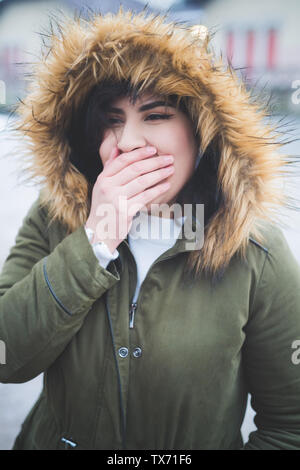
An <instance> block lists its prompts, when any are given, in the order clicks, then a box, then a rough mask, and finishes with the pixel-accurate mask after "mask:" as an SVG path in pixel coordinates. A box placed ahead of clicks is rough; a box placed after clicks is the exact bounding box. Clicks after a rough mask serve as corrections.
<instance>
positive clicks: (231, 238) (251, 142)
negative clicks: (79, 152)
mask: <svg viewBox="0 0 300 470" xmlns="http://www.w3.org/2000/svg"><path fill="white" fill-rule="evenodd" d="M164 20H165V16H163V15H154V14H153V13H151V14H150V15H148V16H146V10H145V9H144V11H143V12H142V13H139V14H133V12H131V11H126V12H124V11H123V8H122V6H121V7H120V9H119V12H118V13H117V14H111V13H109V14H106V15H102V14H100V13H94V14H92V15H91V17H90V18H89V19H88V20H85V19H83V18H81V17H79V16H77V17H75V18H72V19H70V18H67V19H66V20H64V21H60V22H58V23H57V26H58V32H56V33H54V32H52V34H51V44H50V46H47V47H45V50H44V51H43V53H42V59H41V60H40V61H39V62H38V63H37V64H36V65H35V69H34V73H33V80H32V82H31V83H30V85H29V89H28V94H27V96H26V98H25V99H24V101H22V102H21V103H20V104H19V105H18V108H17V114H18V116H19V120H18V124H17V127H16V129H17V130H18V131H21V132H22V133H23V134H24V135H25V136H28V157H29V161H30V165H29V167H28V168H27V169H26V171H29V173H30V179H32V178H33V179H34V178H36V177H37V178H41V179H42V181H41V183H42V191H41V197H42V203H43V204H45V205H46V204H47V205H48V208H49V214H50V217H51V218H52V220H54V219H57V220H59V221H61V222H62V223H64V224H65V225H66V226H67V228H68V233H71V232H72V231H74V230H75V229H77V228H78V227H79V226H80V225H82V224H83V223H85V221H86V219H87V217H88V210H89V206H88V197H87V195H88V182H87V181H86V179H85V177H84V176H83V175H82V174H81V173H80V172H79V171H78V170H77V169H76V168H75V167H74V166H73V165H72V164H71V163H70V161H69V155H70V148H69V145H68V142H67V140H66V137H65V134H64V129H66V127H67V126H68V123H69V120H70V117H71V113H74V112H76V109H78V108H79V106H80V105H81V103H82V102H83V99H84V97H85V96H86V94H87V93H88V92H89V91H90V90H91V88H92V87H93V86H94V85H95V84H96V83H98V82H100V81H101V80H103V79H107V78H110V77H111V78H114V79H115V78H125V79H127V78H129V77H131V80H132V82H133V83H134V84H137V83H140V82H143V83H144V86H145V87H146V88H147V87H148V86H149V85H153V84H155V90H156V91H157V92H158V93H161V94H171V93H172V94H177V95H180V96H188V97H189V100H190V101H189V102H190V113H191V117H192V118H193V120H194V121H195V122H197V123H198V124H197V125H198V127H197V129H198V132H199V135H200V141H201V151H202V152H204V151H205V149H206V148H207V146H208V145H209V143H210V142H211V141H212V139H213V138H214V137H215V136H216V135H218V136H219V139H220V142H221V146H220V148H221V159H220V166H219V174H218V181H219V186H220V189H221V194H222V205H221V207H220V209H219V210H218V212H217V213H216V214H215V215H214V216H213V217H212V219H211V221H210V222H209V225H208V227H207V231H206V234H205V240H204V246H203V248H202V252H203V253H202V254H203V265H204V268H205V269H206V270H208V271H211V272H216V271H217V270H218V269H221V268H224V266H226V265H227V264H228V262H229V261H230V259H231V258H232V256H233V255H234V254H235V253H236V252H237V251H240V252H242V253H244V252H245V249H246V246H247V244H248V242H249V236H250V233H251V234H252V236H254V237H255V238H256V239H257V240H258V241H259V242H260V243H263V238H262V234H261V233H260V231H259V229H258V224H257V223H258V221H259V220H261V219H264V220H268V221H270V222H273V221H274V220H275V219H274V217H275V218H276V210H277V208H278V207H281V206H283V205H286V204H287V199H286V197H285V195H284V194H283V192H282V188H281V187H280V185H278V184H277V183H276V180H277V177H280V176H282V175H283V173H284V172H285V168H286V167H287V164H288V163H290V162H289V158H288V157H287V156H283V155H280V153H279V149H280V147H281V146H282V145H283V144H282V143H280V142H279V141H278V139H275V133H276V130H275V128H274V127H272V126H270V125H267V124H265V123H264V124H263V119H264V118H265V117H266V110H265V109H260V106H261V104H257V103H255V102H253V101H252V97H251V95H250V92H248V91H247V90H246V87H245V84H244V83H243V82H241V81H240V80H239V79H238V77H237V76H236V74H235V71H234V69H233V68H232V66H231V65H230V64H227V65H226V67H224V64H223V60H222V56H221V57H219V58H217V57H216V55H215V54H214V53H213V52H212V48H211V47H210V42H211V35H210V32H209V31H208V30H207V35H206V36H205V35H204V36H203V30H202V32H201V34H200V33H199V30H198V33H199V34H197V29H196V30H195V28H191V27H189V26H187V25H182V24H181V23H180V24H179V23H176V22H172V21H170V22H164ZM204 31H205V30H204ZM277 135H278V136H279V135H282V134H280V133H278V134H277Z"/></svg>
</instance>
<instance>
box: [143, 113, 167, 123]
mask: <svg viewBox="0 0 300 470" xmlns="http://www.w3.org/2000/svg"><path fill="white" fill-rule="evenodd" d="M171 116H172V114H150V115H149V116H147V117H148V118H149V119H151V118H152V119H151V121H156V120H158V119H169V118H170V117H171Z"/></svg>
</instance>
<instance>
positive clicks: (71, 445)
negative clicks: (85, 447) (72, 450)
mask: <svg viewBox="0 0 300 470" xmlns="http://www.w3.org/2000/svg"><path fill="white" fill-rule="evenodd" d="M61 441H62V442H64V443H65V449H68V448H69V447H76V446H77V444H76V442H74V441H71V439H66V438H65V437H62V438H61ZM68 446H69V447H68Z"/></svg>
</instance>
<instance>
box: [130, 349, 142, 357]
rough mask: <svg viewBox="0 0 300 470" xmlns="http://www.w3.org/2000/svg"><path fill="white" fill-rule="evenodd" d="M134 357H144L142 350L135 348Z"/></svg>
mask: <svg viewBox="0 0 300 470" xmlns="http://www.w3.org/2000/svg"><path fill="white" fill-rule="evenodd" d="M132 355H133V356H134V357H140V356H141V355H142V350H141V348H134V350H133V352H132Z"/></svg>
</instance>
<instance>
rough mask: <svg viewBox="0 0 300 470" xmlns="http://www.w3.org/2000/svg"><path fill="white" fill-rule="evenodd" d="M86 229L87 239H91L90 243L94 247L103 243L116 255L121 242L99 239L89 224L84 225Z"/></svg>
mask: <svg viewBox="0 0 300 470" xmlns="http://www.w3.org/2000/svg"><path fill="white" fill-rule="evenodd" d="M84 228H85V231H86V234H87V237H88V239H89V242H90V243H91V244H92V245H93V246H95V245H96V244H98V243H102V244H104V245H105V246H106V247H107V248H108V250H109V251H110V253H111V254H114V252H115V250H116V249H117V247H118V246H119V244H120V242H119V241H118V240H110V239H108V238H102V237H101V238H99V237H98V236H97V233H96V231H95V230H94V228H93V227H92V226H91V224H89V223H86V224H85V225H84Z"/></svg>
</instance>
